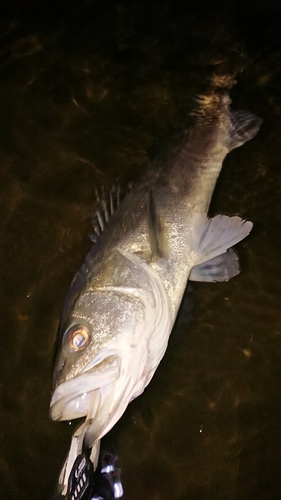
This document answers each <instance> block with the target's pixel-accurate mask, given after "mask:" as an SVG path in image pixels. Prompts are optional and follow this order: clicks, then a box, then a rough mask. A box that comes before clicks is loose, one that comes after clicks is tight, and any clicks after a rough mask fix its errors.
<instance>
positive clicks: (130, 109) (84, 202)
mask: <svg viewBox="0 0 281 500" xmlns="http://www.w3.org/2000/svg"><path fill="white" fill-rule="evenodd" d="M43 5H44V4H43V3H42V6H43ZM202 7H204V9H203V8H202ZM42 8H43V7H42ZM276 8H277V7H276ZM29 9H30V10H29V11H28V9H27V10H24V8H19V10H18V13H17V14H14V13H12V12H10V13H9V14H7V20H6V21H3V23H2V25H1V33H2V51H1V53H0V63H1V64H0V66H1V81H2V90H1V95H0V105H1V186H2V190H1V199H0V206H1V226H0V227H1V233H0V235H1V269H2V280H1V283H2V289H1V299H2V315H1V332H2V335H1V341H2V345H1V352H2V353H3V354H2V360H1V378H0V394H1V412H0V419H1V429H3V431H2V433H1V459H0V464H1V465H0V474H1V476H0V477H1V480H0V497H1V496H2V497H3V498H5V499H11V500H14V499H15V500H17V499H19V498H21V500H24V499H30V498H32V499H33V498H34V499H35V498H40V499H43V498H46V499H47V498H50V496H51V493H52V491H53V488H54V484H55V481H56V478H57V474H58V472H59V469H60V467H61V464H62V461H63V459H64V456H65V453H66V451H67V449H68V446H69V440H70V435H71V432H72V429H73V427H70V428H69V427H68V426H67V424H64V423H54V422H51V421H50V420H49V418H48V405H49V400H50V395H51V378H52V363H53V356H54V350H55V338H56V331H57V327H58V323H59V317H60V314H61V311H62V306H63V302H64V298H65V295H66V292H67V290H68V287H69V283H70V281H71V279H72V277H73V275H74V273H75V272H76V271H77V269H78V268H79V266H80V264H81V263H82V261H83V259H84V256H85V255H86V253H87V251H88V250H89V248H90V242H89V240H88V236H87V234H88V233H89V232H90V231H91V227H90V223H89V214H90V213H91V212H92V211H93V208H94V200H93V196H94V191H95V187H100V186H101V185H104V184H109V185H110V184H112V183H113V182H116V180H118V182H119V183H126V182H128V181H132V180H135V179H137V178H138V177H139V176H140V174H141V173H142V171H143V168H144V167H145V165H146V163H147V160H148V158H149V157H153V155H154V154H155V153H156V152H158V151H161V148H163V144H164V145H166V144H167V143H168V141H169V137H170V136H172V135H173V134H174V133H175V132H176V131H177V129H178V128H180V126H181V124H182V123H183V120H184V119H185V115H186V113H187V112H188V111H189V110H190V109H191V108H192V99H193V97H194V95H195V94H196V93H197V92H200V91H201V90H202V85H203V84H204V83H205V82H206V81H207V80H208V79H209V77H210V75H211V74H212V72H213V71H221V68H224V69H229V70H232V69H234V68H235V69H237V68H238V69H239V68H240V69H241V68H242V67H244V71H243V72H242V73H240V74H239V75H238V77H237V80H238V85H237V86H236V87H235V88H234V89H233V92H232V96H233V100H234V105H235V106H236V107H240V108H242V109H248V110H250V111H252V112H255V113H256V114H258V115H259V116H261V117H263V118H264V124H263V126H262V129H261V131H260V133H259V135H258V137H257V138H256V139H254V140H253V141H251V142H250V143H248V144H247V145H245V146H243V148H240V149H239V150H236V151H234V152H233V153H231V155H230V156H229V157H228V158H227V160H226V162H225V166H224V169H223V171H222V175H221V177H220V180H219V183H218V187H217V190H216V192H215V195H214V199H213V203H212V207H211V210H212V212H213V213H216V212H222V213H227V214H236V213H238V214H239V215H241V216H242V217H245V218H249V219H251V220H253V221H254V223H255V226H254V230H253V232H252V234H251V236H250V237H249V238H247V240H245V241H244V242H242V243H241V244H240V245H239V255H240V256H241V269H242V272H241V274H240V276H239V277H237V278H236V279H234V280H233V281H230V282H229V283H223V284H218V285H212V284H193V285H192V289H193V292H192V294H191V295H192V302H193V308H191V307H190V301H187V302H184V304H183V306H182V309H181V311H180V316H179V319H178V321H177V324H176V327H175V330H174V332H173V334H172V338H171V342H170V345H169V349H168V351H167V354H166V356H165V358H164V359H163V361H162V363H161V365H160V367H159V369H158V371H157V373H156V375H155V377H154V379H153V381H152V383H151V384H150V386H149V387H148V388H147V389H146V391H145V393H144V394H143V395H142V396H141V397H140V398H139V399H138V400H136V401H135V402H134V403H132V404H131V405H130V407H129V408H128V410H127V411H126V413H125V415H124V416H123V417H122V419H121V420H120V421H119V422H118V424H117V425H116V427H115V428H114V429H113V430H112V431H111V432H110V433H109V435H108V436H107V437H106V438H105V440H104V441H105V443H113V444H114V446H115V447H116V449H117V450H118V454H119V456H120V459H121V463H122V471H123V476H122V478H123V481H124V490H125V496H124V498H125V500H143V499H144V498H145V499H147V500H148V499H151V500H152V499H154V500H155V499H161V500H165V499H169V500H170V499H171V498H175V499H177V500H187V499H194V500H201V499H204V500H207V499H210V500H213V499H222V500H225V499H229V500H234V499H235V500H251V499H255V500H257V499H264V498H271V499H276V500H278V499H279V498H281V482H280V471H281V453H280V449H281V442H280V441H281V439H280V429H279V420H280V413H281V411H280V410H281V404H280V390H279V386H280V378H281V373H280V352H281V351H280V278H281V276H280V266H279V259H280V243H281V242H280V239H281V236H280V235H281V233H280V231H279V225H280V209H281V207H280V199H281V198H280V190H281V175H280V172H281V170H280V161H279V160H280V151H281V149H280V147H281V146H280V144H281V143H280V132H281V130H280V129H281V126H280V109H281V107H280V106H281V104H280V92H279V89H280V63H279V58H278V55H279V48H280V46H279V45H278V43H279V40H278V32H277V30H276V25H275V22H274V18H275V15H277V14H278V12H277V11H276V12H275V11H274V6H273V4H272V5H271V4H269V6H267V7H265V6H264V7H263V6H262V4H260V5H258V6H257V5H255V9H253V11H252V17H251V23H250V25H249V24H248V25H247V29H246V20H245V16H244V17H243V14H245V15H246V14H247V12H246V11H243V6H242V5H240V4H239V3H237V5H236V7H232V8H229V9H224V8H223V6H221V5H220V3H219V2H216V3H214V6H213V7H210V6H209V7H207V5H205V4H204V5H203V3H201V4H200V3H199V4H198V5H197V4H195V5H194V6H193V7H190V8H189V10H188V9H186V10H184V8H183V5H182V4H181V3H180V2H178V3H177V4H176V5H175V6H171V5H169V4H168V2H164V3H163V2H161V3H160V2H159V3H157V2H155V3H154V6H151V7H148V6H143V4H141V3H137V2H135V3H134V4H132V5H131V6H130V7H126V5H125V4H123V3H120V4H119V3H115V4H113V3H110V2H108V4H107V5H106V7H99V8H97V6H96V5H94V3H93V2H83V3H81V4H80V6H75V5H74V4H73V5H71V4H68V7H65V8H63V7H62V6H61V7H60V12H59V14H60V15H58V12H55V11H54V12H52V10H51V8H50V7H48V6H47V4H46V6H45V7H44V8H43V11H42V13H41V14H42V16H41V14H40V13H39V12H37V13H36V12H35V7H34V5H32V2H30V4H29ZM270 9H271V10H270ZM28 12H29V13H28ZM30 12H31V13H32V12H33V14H32V15H31V14H30ZM43 14H44V15H43ZM43 18H44V21H43ZM39 20H40V22H39ZM263 21H264V22H263ZM257 35H258V36H257ZM219 63H220V64H219ZM191 310H192V313H191ZM190 315H191V316H192V319H191V320H190Z"/></svg>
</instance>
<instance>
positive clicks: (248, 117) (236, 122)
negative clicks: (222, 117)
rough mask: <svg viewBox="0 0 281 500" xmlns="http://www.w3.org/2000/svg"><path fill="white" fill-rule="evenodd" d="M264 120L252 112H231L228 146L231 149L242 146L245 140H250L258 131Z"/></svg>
mask: <svg viewBox="0 0 281 500" xmlns="http://www.w3.org/2000/svg"><path fill="white" fill-rule="evenodd" d="M261 124H262V120H261V119H260V118H258V117H257V116H255V115H252V114H251V113H247V112H245V111H231V112H230V131H229V143H228V148H229V150H230V151H231V150H232V149H234V148H238V147H239V146H242V144H244V142H247V141H249V140H250V139H252V138H253V137H255V135H256V134H257V133H258V131H259V129H260V126H261Z"/></svg>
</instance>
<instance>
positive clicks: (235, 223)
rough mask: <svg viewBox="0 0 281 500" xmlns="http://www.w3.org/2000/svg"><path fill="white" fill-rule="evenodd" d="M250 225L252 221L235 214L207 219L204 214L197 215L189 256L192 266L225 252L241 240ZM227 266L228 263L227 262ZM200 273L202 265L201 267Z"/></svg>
mask: <svg viewBox="0 0 281 500" xmlns="http://www.w3.org/2000/svg"><path fill="white" fill-rule="evenodd" d="M252 227H253V224H252V222H250V221H245V220H243V219H241V218H240V217H237V216H236V217H228V216H226V215H216V217H213V218H212V219H208V217H207V216H206V214H200V215H198V216H197V219H196V221H195V223H194V225H193V235H192V239H193V240H192V252H191V256H192V260H193V263H194V267H195V266H198V265H200V264H203V263H205V262H207V261H212V260H213V259H215V258H216V257H218V256H219V255H222V254H225V253H226V251H227V250H228V249H229V248H231V247H232V246H233V245H236V243H238V242H239V241H241V240H243V239H244V238H245V237H246V236H247V235H248V234H249V232H250V231H251V229H252ZM231 259H233V260H234V257H230V260H231ZM217 264H218V261H217ZM228 266H229V264H227V267H228ZM194 272H196V271H194ZM199 272H200V268H199ZM228 272H230V271H228ZM233 272H234V268H233ZM202 273H203V267H201V274H202ZM203 274H204V273H203ZM236 274H237V273H236Z"/></svg>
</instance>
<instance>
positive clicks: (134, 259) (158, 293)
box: [50, 92, 260, 447]
mask: <svg viewBox="0 0 281 500" xmlns="http://www.w3.org/2000/svg"><path fill="white" fill-rule="evenodd" d="M229 104H230V100H229V97H228V95H227V94H226V93H215V92H214V93H210V94H209V95H207V96H204V97H201V98H200V99H198V103H197V109H196V111H195V124H194V126H193V127H192V128H191V129H190V130H189V131H188V132H187V133H186V134H185V137H184V139H183V140H182V142H181V143H180V145H179V146H177V147H176V148H174V149H172V151H171V153H170V155H169V157H168V159H167V160H166V161H165V162H164V163H163V164H161V165H159V166H157V165H155V166H154V168H153V169H151V171H150V173H148V174H147V176H146V177H145V178H144V180H143V181H142V182H140V183H139V185H137V186H135V187H134V188H133V189H132V190H131V191H130V192H129V193H128V194H127V196H126V197H125V198H124V200H123V201H122V202H121V204H120V205H119V207H118V208H117V210H116V211H115V212H114V213H113V215H112V216H111V218H110V220H109V222H108V223H107V225H106V227H105V229H104V231H103V232H102V234H101V235H100V237H99V239H98V241H97V243H96V244H95V245H94V246H93V248H92V250H91V251H90V253H89V254H88V256H87V257H86V260H85V263H84V265H83V266H82V268H81V270H80V271H79V272H78V273H77V275H76V277H75V278H74V281H73V284H72V287H71V289H70V292H69V296H68V299H67V302H66V305H65V309H64V313H63V317H62V321H61V340H60V342H61V345H60V350H59V354H58V358H57V362H56V367H55V376H54V379H55V390H54V394H53V397H52V400H51V410H50V411H51V417H52V418H53V419H55V420H68V419H69V420H70V419H74V418H77V417H80V416H86V419H87V420H88V421H89V422H90V424H89V429H88V431H87V434H86V440H87V444H88V446H89V447H91V446H93V444H94V443H95V442H96V441H98V440H99V439H100V438H101V437H102V436H103V435H104V434H105V433H107V432H108V431H109V430H110V429H111V428H112V427H113V425H114V424H115V423H116V422H117V420H118V419H119V418H120V417H121V415H122V414H123V413H124V411H125V409H126V407H127V405H128V404H129V402H130V401H131V400H132V399H134V398H135V397H137V396H138V395H139V394H141V393H142V391H143V390H144V388H145V387H146V386H147V384H148V383H149V381H150V380H151V378H152V376H153V374H154V372H155V370H156V368H157V366H158V364H159V362H160V361H161V359H162V357H163V355H164V353H165V350H166V347H167V343H168V339H169V335H170V333H171V330H172V327H173V324H174V321H175V318H176V315H177V312H178V308H179V306H180V303H181V300H182V296H183V293H184V290H185V288H186V284H187V281H188V279H194V280H201V281H224V280H228V279H230V278H231V277H233V276H235V275H236V274H238V272H239V268H238V260H237V257H236V254H235V253H234V252H233V251H232V250H228V249H230V248H231V247H232V246H233V245H235V244H236V243H237V242H238V241H240V240H241V239H243V238H244V237H245V236H247V234H248V233H249V232H250V230H251V228H252V223H251V222H247V221H243V220H242V219H240V218H239V217H226V216H223V215H218V216H216V217H214V218H213V219H208V217H207V212H208V208H209V204H210V201H211V197H212V193H213V191H214V188H215V184H216V181H217V178H218V175H219V173H220V170H221V167H222V162H223V160H224V158H225V156H226V154H227V153H228V152H229V151H230V150H231V149H233V148H234V147H238V146H240V145H241V144H243V143H244V142H245V141H246V140H248V139H251V138H252V137H254V135H255V134H256V133H257V131H258V129H259V126H260V120H259V119H258V118H256V117H254V116H252V115H250V114H247V113H232V112H231V111H230V109H229Z"/></svg>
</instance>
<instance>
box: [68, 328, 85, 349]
mask: <svg viewBox="0 0 281 500" xmlns="http://www.w3.org/2000/svg"><path fill="white" fill-rule="evenodd" d="M89 340H90V330H89V329H88V328H87V327H86V326H84V325H75V326H72V327H71V328H69V330H67V331H66V333H65V342H66V345H67V347H68V349H69V350H70V351H71V352H77V351H81V350H82V349H84V348H85V347H86V346H87V345H88V343H89Z"/></svg>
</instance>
